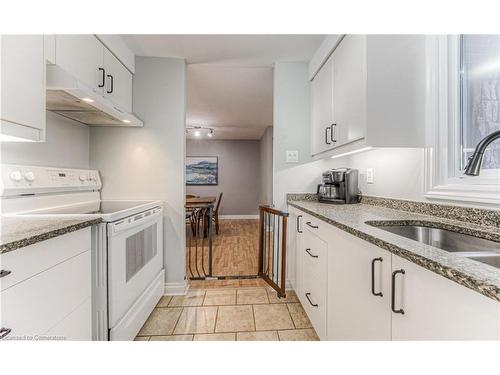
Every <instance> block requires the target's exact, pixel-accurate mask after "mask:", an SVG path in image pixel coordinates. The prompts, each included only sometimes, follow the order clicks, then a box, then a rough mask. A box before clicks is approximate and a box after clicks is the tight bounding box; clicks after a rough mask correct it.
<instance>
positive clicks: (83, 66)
mask: <svg viewBox="0 0 500 375" xmlns="http://www.w3.org/2000/svg"><path fill="white" fill-rule="evenodd" d="M56 64H57V65H59V66H60V67H61V68H63V69H64V70H65V71H67V72H68V73H69V74H71V75H72V76H74V77H75V78H77V79H78V80H80V81H81V82H83V83H85V84H86V85H87V86H89V87H90V88H91V89H92V90H94V91H95V92H97V93H101V94H102V92H103V84H104V83H105V82H104V81H103V79H104V78H105V77H103V73H104V72H103V70H102V69H104V46H103V45H102V44H101V43H100V42H99V41H98V40H97V39H96V38H95V37H94V36H93V35H57V36H56ZM99 69H101V70H99Z"/></svg>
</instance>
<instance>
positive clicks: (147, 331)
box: [136, 286, 318, 341]
mask: <svg viewBox="0 0 500 375" xmlns="http://www.w3.org/2000/svg"><path fill="white" fill-rule="evenodd" d="M136 340H137V341H148V340H149V341H317V340H318V336H317V335H316V332H315V331H314V329H313V328H312V326H311V322H310V321H309V319H308V318H307V315H306V313H305V311H304V309H303V308H302V305H301V304H300V302H299V300H298V299H297V296H296V295H295V293H294V292H293V291H290V292H288V293H287V298H284V299H280V298H277V295H276V292H275V291H274V290H272V289H271V288H269V287H262V286H260V287H236V288H233V287H220V288H217V287H211V288H208V289H192V290H190V291H189V292H188V294H187V295H185V296H174V297H169V296H165V297H162V299H161V300H160V302H158V305H157V306H156V308H155V309H154V310H153V312H152V313H151V315H150V316H149V318H148V320H147V321H146V323H145V324H144V326H143V327H142V328H141V331H140V332H139V334H138V335H137V337H136Z"/></svg>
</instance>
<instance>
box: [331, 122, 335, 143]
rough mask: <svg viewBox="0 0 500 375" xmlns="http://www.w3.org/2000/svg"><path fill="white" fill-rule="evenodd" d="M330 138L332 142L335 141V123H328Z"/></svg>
mask: <svg viewBox="0 0 500 375" xmlns="http://www.w3.org/2000/svg"><path fill="white" fill-rule="evenodd" d="M330 139H331V141H332V142H333V143H336V142H337V124H331V125H330Z"/></svg>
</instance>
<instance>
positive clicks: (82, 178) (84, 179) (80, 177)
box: [78, 174, 87, 182]
mask: <svg viewBox="0 0 500 375" xmlns="http://www.w3.org/2000/svg"><path fill="white" fill-rule="evenodd" d="M78 178H79V179H80V181H81V182H84V181H86V180H87V176H85V175H84V174H81V175H80V176H79V177H78Z"/></svg>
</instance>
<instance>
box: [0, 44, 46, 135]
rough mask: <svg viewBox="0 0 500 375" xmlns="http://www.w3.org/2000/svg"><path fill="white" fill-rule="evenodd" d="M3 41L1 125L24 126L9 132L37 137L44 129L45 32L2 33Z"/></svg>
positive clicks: (1, 54)
mask: <svg viewBox="0 0 500 375" xmlns="http://www.w3.org/2000/svg"><path fill="white" fill-rule="evenodd" d="M0 43H1V52H0V57H1V77H0V88H1V93H0V98H1V103H0V118H1V120H2V127H3V126H5V127H9V128H11V127H13V126H19V127H21V128H22V127H25V128H26V129H19V133H18V134H16V133H17V132H16V131H15V130H14V129H13V131H12V134H10V135H13V136H16V135H18V136H23V137H24V136H25V137H26V138H28V139H31V140H36V141H38V140H40V137H41V132H40V131H44V130H45V60H44V45H43V35H2V36H1V39H0ZM2 132H3V129H2Z"/></svg>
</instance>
